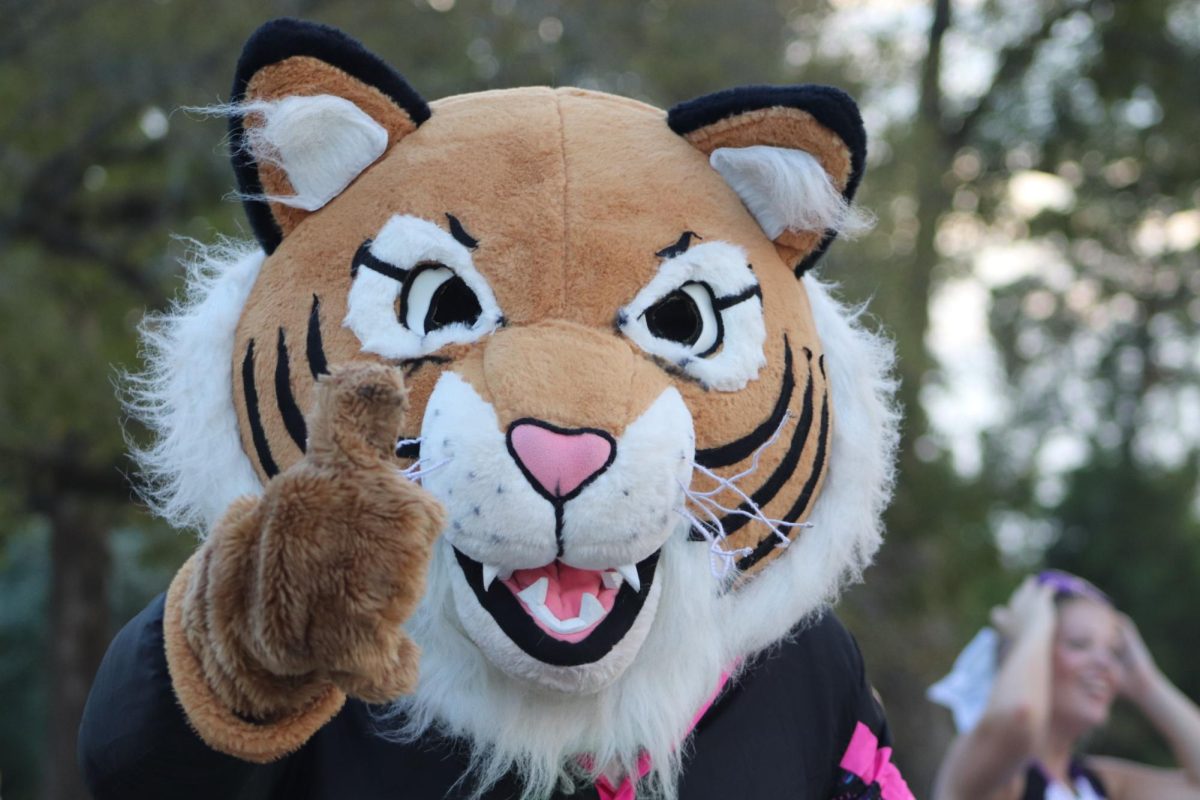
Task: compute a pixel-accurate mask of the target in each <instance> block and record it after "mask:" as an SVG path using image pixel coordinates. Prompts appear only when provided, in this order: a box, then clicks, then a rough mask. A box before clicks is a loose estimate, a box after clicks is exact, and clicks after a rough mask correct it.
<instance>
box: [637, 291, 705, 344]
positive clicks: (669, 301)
mask: <svg viewBox="0 0 1200 800" xmlns="http://www.w3.org/2000/svg"><path fill="white" fill-rule="evenodd" d="M646 327H647V328H649V329H650V333H652V334H654V335H655V336H657V337H658V338H659V339H667V340H669V341H672V342H679V343H680V344H686V345H692V344H695V343H696V341H697V340H698V339H699V338H700V334H701V333H702V332H703V330H704V320H703V319H702V318H701V316H700V309H699V308H697V307H696V301H695V300H693V299H692V298H691V297H690V296H689V295H688V294H687V293H686V292H682V291H678V290H676V291H674V292H671V293H670V294H669V295H667V296H666V297H664V298H663V299H662V300H659V301H658V302H657V303H655V304H654V305H652V306H650V308H648V309H646Z"/></svg>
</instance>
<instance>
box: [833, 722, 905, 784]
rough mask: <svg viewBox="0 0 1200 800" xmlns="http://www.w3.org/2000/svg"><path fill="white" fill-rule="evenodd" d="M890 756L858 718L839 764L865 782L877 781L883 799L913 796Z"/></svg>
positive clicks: (890, 752) (890, 753)
mask: <svg viewBox="0 0 1200 800" xmlns="http://www.w3.org/2000/svg"><path fill="white" fill-rule="evenodd" d="M891 758H892V748H890V747H880V746H879V739H877V738H876V737H875V734H874V733H872V732H871V729H870V728H868V727H867V726H866V725H864V724H863V723H861V722H860V723H858V725H856V726H855V728H854V735H853V736H852V737H850V746H849V747H847V748H846V754H845V755H844V756H842V762H841V768H842V769H844V770H846V771H847V772H850V773H853V774H854V775H857V776H858V777H859V778H861V779H862V782H863V783H865V784H866V785H868V786H870V785H871V784H872V783H877V784H879V794H880V796H881V797H882V798H883V800H914V798H913V793H912V792H911V791H910V790H909V788H908V784H907V783H906V782H905V781H904V777H903V776H902V775H901V774H900V770H898V769H896V765H895V764H893V763H892V761H891Z"/></svg>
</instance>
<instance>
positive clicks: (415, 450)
mask: <svg viewBox="0 0 1200 800" xmlns="http://www.w3.org/2000/svg"><path fill="white" fill-rule="evenodd" d="M396 457H397V458H411V459H412V460H413V461H416V460H417V459H418V458H420V457H421V443H420V442H406V443H405V444H402V445H398V446H397V447H396Z"/></svg>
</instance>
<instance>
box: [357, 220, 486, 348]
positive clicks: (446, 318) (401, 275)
mask: <svg viewBox="0 0 1200 800" xmlns="http://www.w3.org/2000/svg"><path fill="white" fill-rule="evenodd" d="M447 216H449V215H447ZM457 223H458V221H457V220H453V221H452V223H451V227H452V228H453V226H454V225H455V224H457ZM459 228H460V231H459V233H460V235H461V236H463V237H466V241H467V244H470V245H471V247H468V246H467V244H464V243H463V241H461V240H460V239H459V238H458V237H456V236H455V235H454V234H453V233H452V232H447V231H445V230H443V229H442V228H441V227H439V226H437V225H435V224H434V223H432V222H430V221H428V220H424V219H421V218H420V217H414V216H399V215H397V216H394V217H392V218H391V219H390V220H388V221H387V223H385V224H384V226H383V227H382V228H381V229H380V230H379V233H378V234H376V235H375V236H374V237H372V238H370V239H367V240H366V241H365V242H363V244H362V246H361V247H359V248H358V252H356V253H355V254H354V256H353V258H352V259H351V263H350V274H351V275H352V276H353V279H352V281H351V283H350V292H349V294H348V295H347V297H346V316H345V318H344V319H343V320H342V324H343V325H345V326H346V327H347V328H349V329H350V330H352V331H353V332H354V335H355V336H357V337H358V340H359V342H360V343H361V344H362V350H363V352H365V353H377V354H379V355H381V356H384V357H385V358H392V359H397V360H400V361H403V360H406V359H413V358H423V357H424V356H427V355H430V354H432V353H434V352H435V351H437V350H439V349H440V348H442V347H445V346H447V345H451V344H468V343H470V342H474V341H478V340H479V339H480V338H482V337H484V336H486V335H487V334H489V333H491V332H492V331H494V330H496V329H497V328H498V327H500V326H501V325H503V324H504V314H503V313H501V311H500V306H499V304H497V302H496V297H495V295H493V294H492V289H491V287H490V286H488V282H487V280H486V279H485V278H484V277H483V275H481V274H480V272H479V270H477V269H475V261H474V257H473V256H472V252H471V251H472V249H474V247H475V246H477V242H475V240H473V239H471V238H470V237H469V236H467V235H466V234H465V233H463V232H462V231H461V224H459Z"/></svg>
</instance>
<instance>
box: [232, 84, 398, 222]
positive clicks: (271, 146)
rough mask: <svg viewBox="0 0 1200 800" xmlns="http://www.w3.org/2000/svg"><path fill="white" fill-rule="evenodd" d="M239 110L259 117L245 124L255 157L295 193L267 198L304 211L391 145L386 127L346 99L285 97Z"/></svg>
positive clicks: (317, 204)
mask: <svg viewBox="0 0 1200 800" xmlns="http://www.w3.org/2000/svg"><path fill="white" fill-rule="evenodd" d="M239 110H240V111H241V112H242V113H253V114H255V115H256V116H258V117H260V118H261V124H258V125H252V126H251V125H247V126H246V143H247V145H248V146H249V148H250V152H251V153H252V154H253V155H254V158H255V159H257V160H258V161H260V162H265V163H269V164H274V165H275V166H277V167H279V168H280V169H282V170H283V171H284V173H286V174H287V177H288V182H289V183H291V185H292V190H293V191H294V192H295V194H291V195H284V196H276V195H269V196H267V197H266V199H268V200H271V201H273V202H276V203H282V204H283V205H287V206H293V207H295V208H302V209H304V210H305V211H316V210H317V209H319V208H321V207H322V206H324V205H325V204H326V203H328V202H329V201H330V200H332V199H333V198H335V197H337V196H338V195H339V194H341V192H342V190H343V189H345V188H346V187H347V186H349V185H350V182H351V181H353V180H354V179H355V178H357V177H358V176H359V174H360V173H362V171H363V170H364V169H366V168H367V167H368V166H370V165H371V164H372V163H373V162H374V161H375V159H377V158H379V156H381V155H383V151H384V150H386V149H387V144H388V134H387V130H386V129H385V128H384V127H383V126H382V125H380V124H379V123H378V122H376V121H375V120H373V119H371V117H370V116H368V115H367V113H366V112H365V111H363V110H362V109H361V108H359V107H358V106H356V105H354V103H351V102H350V101H349V100H346V99H345V98H343V97H335V96H333V95H328V94H321V95H315V96H312V97H300V96H294V97H285V98H283V99H282V100H274V101H262V102H254V103H246V104H245V105H243V106H241V107H240V108H239Z"/></svg>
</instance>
